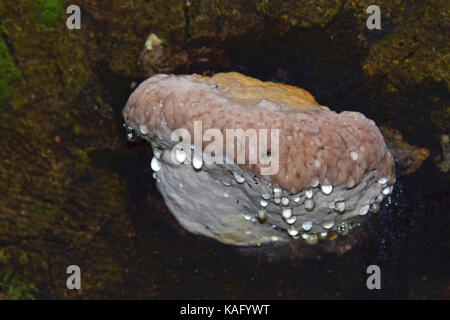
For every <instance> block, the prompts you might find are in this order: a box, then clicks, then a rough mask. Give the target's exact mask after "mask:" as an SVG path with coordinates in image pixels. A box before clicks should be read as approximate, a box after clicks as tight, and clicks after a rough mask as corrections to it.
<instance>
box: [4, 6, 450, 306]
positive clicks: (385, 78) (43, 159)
mask: <svg viewBox="0 0 450 320" xmlns="http://www.w3.org/2000/svg"><path fill="white" fill-rule="evenodd" d="M369 2H370V1H368V2H367V1H362V2H361V1H331V0H330V1H283V2H276V1H271V0H253V1H244V2H243V1H235V0H227V1H181V0H157V1H151V2H148V1H144V0H136V1H129V2H124V1H109V2H107V3H105V2H104V1H96V0H94V1H93V0H89V1H88V0H80V1H77V4H78V5H79V6H80V7H81V9H82V27H81V30H72V31H70V30H68V29H67V28H66V25H65V19H66V14H65V8H66V5H67V2H66V1H62V0H41V1H30V0H21V1H13V0H5V1H3V4H2V6H1V7H0V21H1V28H0V36H1V37H0V102H1V104H2V105H1V110H2V116H1V122H0V139H1V145H2V148H1V149H0V177H1V178H0V208H1V209H0V275H1V274H8V273H7V272H10V271H8V270H11V267H13V269H14V270H13V273H14V274H13V275H11V277H13V276H16V277H17V278H15V279H23V280H15V281H14V282H11V283H14V284H13V285H16V286H17V287H20V288H25V289H23V290H25V291H27V290H28V291H30V292H29V294H30V296H28V295H27V294H28V293H26V292H25V293H23V290H22V289H21V290H22V291H20V292H21V294H23V295H24V297H34V296H37V297H46V298H48V297H51V298H55V297H59V298H61V297H83V298H101V297H124V296H128V297H129V296H135V297H136V296H139V297H170V296H174V293H173V292H171V291H170V288H160V289H158V287H159V284H158V283H159V282H158V281H159V279H160V278H161V275H162V274H163V273H164V268H167V267H168V266H170V265H176V264H177V261H178V259H179V257H178V256H176V254H175V253H174V254H172V253H169V254H168V257H166V259H167V260H168V261H161V260H160V258H159V256H158V254H156V253H154V252H153V251H152V252H149V251H148V249H147V248H146V246H150V247H152V248H155V247H156V248H158V247H162V248H163V247H164V246H165V243H164V241H163V240H162V239H160V238H158V236H157V234H154V233H152V231H151V230H145V229H144V228H143V227H142V225H140V222H142V221H146V220H145V219H147V218H144V217H139V218H136V216H134V215H136V212H137V211H139V210H144V211H145V210H147V211H150V212H153V213H155V212H156V213H155V214H156V218H155V219H156V220H150V223H161V224H163V225H164V223H163V222H162V221H165V220H166V219H169V218H168V217H167V216H168V215H169V213H168V212H167V209H165V207H164V206H163V204H161V199H160V198H159V196H157V195H156V191H155V188H154V185H153V186H152V182H151V180H149V181H144V182H143V183H142V185H144V186H146V188H145V190H144V191H143V192H142V193H141V194H139V196H141V197H143V198H145V196H146V192H147V193H150V195H148V196H149V205H148V206H147V207H146V208H144V209H142V208H136V204H135V194H132V193H131V191H130V190H131V189H130V188H131V187H130V186H132V185H133V184H134V183H136V182H135V180H139V179H140V178H141V175H138V174H136V173H135V172H134V173H133V172H131V173H130V170H131V169H130V167H132V166H133V165H134V162H133V161H138V160H136V159H135V155H134V154H133V153H132V152H131V151H130V150H129V148H128V147H127V145H126V142H125V136H124V132H123V130H122V128H121V126H120V123H121V115H120V110H121V108H122V106H123V104H124V102H125V99H126V97H127V94H128V93H129V92H130V89H129V87H128V85H129V84H130V83H131V82H132V81H133V80H138V79H141V78H142V77H144V76H145V72H144V70H142V69H141V67H140V66H139V64H138V60H139V56H140V53H141V51H142V49H143V46H144V42H145V39H146V37H147V36H148V34H149V33H150V32H153V33H155V34H156V35H157V36H158V37H159V38H161V39H163V40H164V45H165V46H166V47H167V48H172V47H177V46H178V47H179V48H184V47H188V46H189V43H190V44H191V45H192V46H197V44H198V48H196V49H199V50H202V46H203V47H204V46H206V47H207V46H208V44H209V43H214V44H215V45H217V46H219V47H221V49H223V50H225V51H227V50H229V51H228V54H229V56H230V59H231V60H233V59H234V58H233V57H238V56H240V55H241V56H242V57H245V56H246V55H247V56H246V57H247V58H245V59H243V60H242V59H241V57H239V58H238V59H235V60H238V61H249V63H250V62H251V61H250V60H252V59H254V56H253V55H252V52H248V53H246V52H243V51H240V50H241V49H240V47H239V44H243V43H252V41H259V40H261V41H260V42H259V44H258V45H259V46H262V47H264V41H267V45H268V46H271V47H270V48H271V49H273V48H276V50H278V53H277V56H280V55H284V56H286V57H289V58H288V59H295V60H297V61H302V60H303V61H308V59H311V61H312V62H317V60H315V59H316V58H315V57H317V56H320V57H321V59H323V61H327V63H330V64H333V63H335V62H336V61H342V59H345V56H346V54H348V55H349V56H350V59H353V58H355V57H357V59H360V60H361V62H362V66H361V68H362V69H363V70H364V72H365V73H364V75H363V78H364V83H363V85H367V86H369V87H370V85H371V84H373V83H376V86H377V90H379V91H381V92H383V93H386V94H388V95H394V97H393V98H392V99H394V100H395V101H399V105H398V106H397V107H398V110H397V112H400V113H401V112H402V108H406V105H407V104H408V101H409V100H408V99H406V98H404V97H405V96H408V95H409V93H410V90H411V88H412V87H414V88H416V87H421V86H425V85H426V84H427V83H430V82H431V83H439V85H441V86H443V90H444V91H445V90H448V79H449V78H450V77H449V61H448V59H449V54H448V48H447V46H446V38H445V37H446V32H443V31H442V30H448V19H446V15H445V12H448V1H438V2H433V3H432V4H431V2H430V3H428V2H421V3H420V4H417V5H416V6H406V4H405V2H404V1H381V3H379V6H380V7H381V8H382V14H383V16H382V17H383V22H382V23H383V26H386V27H384V28H383V31H380V32H378V34H376V35H373V34H372V33H370V32H368V31H367V30H366V29H365V19H366V18H367V14H366V13H365V8H366V7H367V6H368V5H369V4H371V3H369ZM336 22H337V23H336ZM293 30H297V31H295V32H293ZM299 30H300V32H298V31H299ZM430 30H431V31H430ZM296 32H297V33H296ZM293 34H294V35H297V36H298V35H302V36H303V37H304V38H307V37H308V35H316V34H317V35H318V38H317V39H319V41H316V40H317V39H313V40H311V41H310V42H308V46H307V47H304V43H302V42H298V41H297V42H296V40H295V39H292V38H291V37H292V35H293ZM336 39H337V40H336ZM335 40H336V41H338V43H339V44H341V45H343V46H346V47H344V48H337V47H336V48H333V47H327V48H325V47H324V46H322V44H328V43H336V42H333V41H335ZM320 41H323V42H320ZM328 41H331V42H328ZM180 50H183V49H180ZM196 52H197V51H196ZM175 56H176V55H175ZM246 59H247V60H246ZM272 63H274V64H275V65H276V63H277V61H275V62H273V61H272ZM237 65H238V64H235V65H234V66H237ZM315 68H316V69H315V70H317V71H318V73H320V72H323V71H324V70H323V69H321V63H319V64H317V66H316V67H315ZM342 68H344V69H345V68H346V65H344V66H343V67H342ZM169 69H170V66H169ZM325 71H326V70H325ZM280 72H281V74H283V72H284V71H283V70H281V71H280ZM343 72H348V71H343ZM351 72H352V71H351ZM336 76H338V75H336ZM320 77H322V75H321V74H317V75H315V76H314V77H313V78H312V79H319V78H320ZM380 79H381V80H380ZM379 80H380V81H379ZM287 81H289V80H287ZM317 81H319V82H318V83H320V80H317ZM356 85H358V83H356ZM430 95H431V96H430V97H429V99H435V100H434V101H435V104H434V105H433V106H430V107H429V109H427V110H425V111H421V112H422V113H423V114H424V115H425V118H426V117H428V118H430V119H432V120H433V121H434V126H435V127H434V128H435V129H434V130H435V131H436V132H439V133H443V132H445V131H447V132H448V123H449V122H448V121H447V122H445V121H441V120H442V118H443V117H445V118H447V119H448V114H449V113H448V105H446V103H447V102H448V100H447V101H446V100H445V99H442V97H441V96H440V95H439V94H437V93H436V94H435V93H434V92H433V91H432V92H431V93H430ZM319 96H320V95H319ZM436 99H437V100H436ZM427 101H428V100H427ZM427 101H425V102H424V103H426V102H427ZM319 102H320V101H319ZM397 107H396V108H397ZM425 120H426V119H425ZM414 130H417V128H411V131H412V132H413V131H414ZM438 137H439V136H437V138H436V139H437V140H436V141H437V142H436V144H437V145H438V146H439V141H438ZM430 149H432V147H430ZM99 159H100V160H99ZM146 160H147V159H144V160H142V161H146ZM139 161H140V160H139ZM99 163H100V164H101V165H99ZM140 165H141V163H139V165H138V166H137V167H139V166H140ZM133 174H135V175H133ZM150 176H151V175H150V174H149V173H146V174H145V177H146V178H149V177H150ZM148 214H151V213H148ZM166 215H167V216H166ZM152 219H153V218H152ZM147 222H148V221H147ZM172 222H173V221H172ZM147 226H148V225H147ZM146 232H148V234H146ZM180 232H181V233H182V231H180ZM182 234H183V233H182ZM183 235H184V236H186V235H185V234H183ZM130 261H132V263H130ZM70 264H79V265H80V267H81V268H82V270H84V271H83V289H82V291H81V292H71V291H68V290H67V289H66V285H65V280H66V274H65V268H66V267H67V266H68V265H70ZM169 268H170V267H169ZM142 277H145V280H143V282H142V284H139V283H136V281H137V280H135V279H137V278H142ZM25 279H28V280H25ZM17 281H19V282H20V281H23V282H24V283H25V284H24V286H21V285H18V284H17ZM189 281H191V282H195V279H194V278H192V279H190V280H189ZM189 281H188V282H189ZM208 281H213V286H216V287H218V288H219V287H220V288H234V289H233V290H234V291H233V292H235V293H234V294H237V293H239V292H242V291H243V290H244V289H243V288H242V286H241V285H240V284H238V283H237V282H233V281H232V280H230V279H224V280H213V279H208ZM221 281H222V282H221ZM28 283H32V284H33V285H32V286H31V285H28ZM127 283H128V284H127ZM130 283H132V285H134V286H135V287H130V286H132V285H130ZM136 287H137V288H138V289H137V290H140V291H139V292H135V288H136ZM3 288H4V287H2V286H1V284H0V290H2V297H5V298H12V297H11V296H8V293H5V292H3ZM26 288H28V289H26ZM35 288H36V290H35ZM158 290H159V291H158ZM218 290H219V289H218ZM224 290H225V289H224ZM230 290H231V289H230ZM14 292H17V291H14ZM227 292H229V291H227V289H226V290H225V291H223V292H222V297H230V296H233V295H232V294H228V295H227ZM193 297H195V295H194V296H193Z"/></svg>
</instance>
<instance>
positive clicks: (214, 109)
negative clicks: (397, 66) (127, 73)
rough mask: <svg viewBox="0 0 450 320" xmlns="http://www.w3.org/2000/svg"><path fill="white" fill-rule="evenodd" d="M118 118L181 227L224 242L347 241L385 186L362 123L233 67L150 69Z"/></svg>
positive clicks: (388, 176) (386, 168) (390, 169)
mask: <svg viewBox="0 0 450 320" xmlns="http://www.w3.org/2000/svg"><path fill="white" fill-rule="evenodd" d="M123 116H124V118H125V123H126V126H127V128H128V129H129V132H130V133H131V132H134V133H135V134H137V135H139V136H140V137H142V138H144V139H146V140H148V141H149V142H150V144H151V146H152V148H153V153H154V158H153V160H152V161H151V167H152V169H153V170H154V171H155V173H154V178H155V179H157V186H158V190H159V191H160V192H161V194H162V195H163V197H164V200H165V202H166V204H167V206H168V208H169V209H170V211H171V212H172V213H173V214H174V215H175V217H176V218H177V220H178V221H179V222H180V223H181V225H182V226H183V227H184V228H185V229H187V230H188V231H190V232H193V233H196V234H201V235H205V236H209V237H212V238H215V239H217V240H219V241H221V242H223V243H227V244H233V245H260V244H263V243H270V242H288V241H290V240H292V239H304V240H305V241H306V242H307V243H308V244H315V243H317V242H318V241H320V240H326V239H334V238H336V236H337V235H346V234H347V233H348V232H349V230H351V229H352V228H353V227H354V226H355V225H357V224H358V223H359V222H360V221H362V219H363V218H364V216H366V215H367V214H368V213H369V212H377V211H378V210H379V209H380V203H381V201H382V200H383V198H384V197H386V196H387V195H388V194H390V193H391V192H392V186H393V184H394V182H395V167H394V161H393V158H392V156H391V154H390V152H389V150H388V149H387V148H386V145H385V142H384V139H383V136H382V135H381V133H380V131H379V130H378V128H377V127H376V125H375V123H374V122H373V121H372V120H369V119H367V118H366V117H364V116H363V115H362V114H361V113H358V112H347V111H345V112H341V113H339V114H338V113H336V112H334V111H331V110H329V109H328V108H327V107H325V106H321V105H319V104H318V103H317V102H316V100H315V99H314V97H313V96H312V95H311V94H310V93H308V92H307V91H305V90H303V89H300V88H297V87H294V86H290V85H285V84H277V83H273V82H262V81H260V80H257V79H254V78H251V77H247V76H244V75H242V74H239V73H236V72H230V73H219V74H216V75H215V76H213V77H203V76H199V75H182V76H176V75H166V74H158V75H155V76H153V77H151V78H149V79H147V80H146V81H144V82H143V83H142V84H140V85H139V87H138V88H137V89H136V90H135V91H134V92H133V93H132V95H131V96H130V98H129V100H128V102H127V104H126V106H125V108H124V109H123ZM130 135H131V134H130ZM192 137H193V139H191V138H192ZM247 142H248V143H247Z"/></svg>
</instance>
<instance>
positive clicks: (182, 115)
mask: <svg viewBox="0 0 450 320" xmlns="http://www.w3.org/2000/svg"><path fill="white" fill-rule="evenodd" d="M123 115H124V118H125V121H126V123H127V124H128V125H134V126H137V127H139V126H144V127H145V128H146V129H147V130H150V131H152V132H155V133H160V134H168V133H170V132H171V131H173V130H175V129H177V128H186V129H188V130H189V131H190V132H191V135H193V128H194V121H202V125H203V132H204V131H205V130H207V129H209V128H217V129H220V130H222V132H225V129H230V128H234V129H237V128H242V129H244V130H246V129H248V128H253V129H256V130H258V129H269V130H270V129H279V130H280V154H279V156H280V158H279V164H280V168H279V170H278V172H277V173H276V174H274V175H272V176H267V177H264V178H265V179H267V180H268V181H270V182H271V183H272V184H273V185H278V186H280V187H281V188H283V189H285V190H287V191H290V192H291V193H295V192H298V191H300V190H303V189H305V188H308V187H317V186H318V185H319V184H327V185H330V184H331V185H333V186H338V185H345V186H347V187H348V188H352V187H354V186H355V185H357V184H358V183H360V182H361V181H362V179H363V177H364V174H365V173H367V172H369V171H372V170H376V172H377V174H376V176H377V178H383V177H385V178H387V179H388V184H392V183H393V181H394V179H395V177H394V176H395V172H394V171H395V169H394V162H393V158H392V156H391V154H390V153H389V151H388V149H387V148H386V145H385V142H384V140H383V136H382V135H381V133H380V131H379V130H378V128H377V127H376V125H375V123H374V121H372V120H370V119H367V118H366V117H365V116H364V115H362V114H361V113H358V112H347V111H345V112H341V113H336V112H334V111H331V110H329V109H328V108H327V107H324V106H321V105H319V104H318V103H317V102H316V101H315V99H314V98H313V97H312V95H311V94H309V93H308V92H307V91H305V90H303V89H300V88H297V87H293V86H289V85H284V84H276V83H271V82H262V81H259V80H257V79H254V78H250V77H246V76H244V75H241V74H239V73H235V72H231V73H221V74H216V75H215V76H213V77H211V78H209V77H201V76H198V75H186V76H174V75H165V74H160V75H156V76H153V77H152V78H150V79H148V80H146V81H145V82H143V83H142V84H141V85H140V86H139V87H138V88H137V89H136V90H135V91H134V93H133V94H132V95H131V97H130V99H129V101H128V103H127V105H126V107H125V108H124V110H123ZM269 145H270V144H269ZM246 168H247V169H250V170H251V171H252V172H254V173H256V174H260V172H261V171H260V165H259V164H252V165H246Z"/></svg>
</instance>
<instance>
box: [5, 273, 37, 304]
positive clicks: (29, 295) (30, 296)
mask: <svg viewBox="0 0 450 320" xmlns="http://www.w3.org/2000/svg"><path fill="white" fill-rule="evenodd" d="M36 291H37V290H36V287H35V286H34V284H33V283H30V282H29V281H27V280H25V279H22V278H21V277H19V276H18V275H15V274H14V273H13V272H12V271H11V270H7V271H5V272H4V273H3V274H2V275H0V298H2V299H9V300H34V299H35V296H34V295H35V293H36Z"/></svg>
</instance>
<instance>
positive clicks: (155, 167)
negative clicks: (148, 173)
mask: <svg viewBox="0 0 450 320" xmlns="http://www.w3.org/2000/svg"><path fill="white" fill-rule="evenodd" d="M150 167H151V168H152V170H153V171H159V170H160V169H161V162H160V161H159V160H158V159H157V158H156V157H153V158H152V161H151V163H150Z"/></svg>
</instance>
